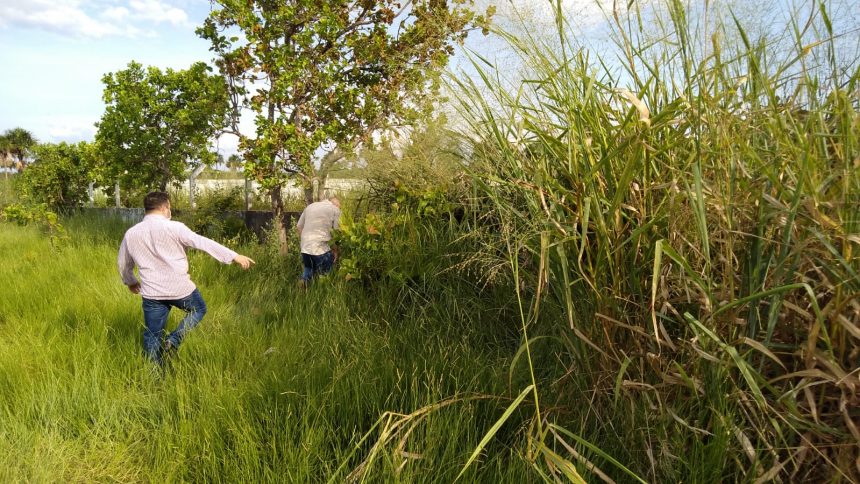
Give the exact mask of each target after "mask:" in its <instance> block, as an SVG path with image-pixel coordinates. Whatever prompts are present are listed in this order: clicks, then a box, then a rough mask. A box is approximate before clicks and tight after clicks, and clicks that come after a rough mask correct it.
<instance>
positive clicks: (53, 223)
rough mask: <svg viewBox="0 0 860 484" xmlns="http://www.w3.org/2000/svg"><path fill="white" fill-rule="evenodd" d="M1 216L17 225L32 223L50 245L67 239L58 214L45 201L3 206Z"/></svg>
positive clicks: (62, 242) (56, 245)
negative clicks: (33, 203) (48, 240)
mask: <svg viewBox="0 0 860 484" xmlns="http://www.w3.org/2000/svg"><path fill="white" fill-rule="evenodd" d="M3 218H4V219H6V220H7V221H9V222H14V223H17V224H18V225H22V226H23V225H33V226H36V227H38V228H39V229H41V230H42V232H44V233H45V234H46V235H47V236H48V238H49V239H50V241H51V246H52V247H55V248H56V247H59V246H61V245H63V244H65V243H66V242H68V240H69V236H68V235H67V234H66V229H65V227H63V226H62V225H61V224H60V222H59V216H57V214H56V213H55V212H53V211H51V210H50V209H49V208H48V205H47V204H45V203H40V204H35V205H21V204H17V203H15V204H11V205H8V206H6V207H4V208H3Z"/></svg>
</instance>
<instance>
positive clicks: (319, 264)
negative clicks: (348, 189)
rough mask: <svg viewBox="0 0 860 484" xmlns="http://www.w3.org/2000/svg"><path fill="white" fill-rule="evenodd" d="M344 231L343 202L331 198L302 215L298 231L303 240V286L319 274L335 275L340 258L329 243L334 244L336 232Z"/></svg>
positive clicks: (313, 205) (312, 206)
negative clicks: (342, 221) (332, 271)
mask: <svg viewBox="0 0 860 484" xmlns="http://www.w3.org/2000/svg"><path fill="white" fill-rule="evenodd" d="M339 227H340V200H338V198H337V197H330V198H329V199H328V200H323V201H321V202H314V203H312V204H310V205H308V206H307V207H305V210H304V211H303V212H302V215H301V216H300V217H299V221H298V223H297V224H296V231H297V232H298V233H299V237H300V238H301V251H302V266H304V271H303V272H302V279H301V280H302V282H303V283H304V284H307V283H309V282H310V281H311V279H313V278H314V276H316V275H317V274H326V273H328V272H329V271H331V268H332V265H333V264H334V261H335V259H336V258H337V253H336V252H335V251H332V248H331V247H329V244H328V242H329V241H330V240H331V231H332V229H337V228H339Z"/></svg>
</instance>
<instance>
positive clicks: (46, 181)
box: [18, 142, 93, 209]
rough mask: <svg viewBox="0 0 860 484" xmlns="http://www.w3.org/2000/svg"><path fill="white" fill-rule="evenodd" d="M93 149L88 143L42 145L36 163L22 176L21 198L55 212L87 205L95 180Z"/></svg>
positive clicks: (36, 155) (36, 153)
mask: <svg viewBox="0 0 860 484" xmlns="http://www.w3.org/2000/svg"><path fill="white" fill-rule="evenodd" d="M91 149H92V148H91V146H90V145H89V144H88V143H85V142H81V143H78V144H68V143H59V144H40V145H38V146H37V147H36V148H35V150H34V153H35V161H34V162H33V163H32V164H30V166H28V167H27V169H26V170H24V172H23V173H22V174H21V176H20V179H19V182H18V190H19V192H20V193H21V196H22V197H23V198H24V199H25V200H28V201H30V202H32V203H36V204H41V203H44V204H46V205H47V206H49V207H50V208H52V209H57V208H70V207H77V206H81V205H83V203H84V202H85V201H86V200H87V187H88V185H89V183H90V181H91V180H92V176H91V168H92V166H93V161H92V159H93V158H92V152H91Z"/></svg>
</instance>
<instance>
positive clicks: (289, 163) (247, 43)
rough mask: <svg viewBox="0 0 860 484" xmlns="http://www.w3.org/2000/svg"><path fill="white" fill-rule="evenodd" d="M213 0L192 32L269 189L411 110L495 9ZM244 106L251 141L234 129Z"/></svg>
mask: <svg viewBox="0 0 860 484" xmlns="http://www.w3.org/2000/svg"><path fill="white" fill-rule="evenodd" d="M215 3H216V4H218V5H220V8H216V9H215V10H213V11H212V13H211V14H210V16H209V18H208V19H207V20H206V22H205V23H204V25H203V26H202V27H201V28H199V29H198V31H197V32H198V35H200V36H201V37H203V38H205V39H207V40H209V41H210V42H211V45H212V46H211V50H212V51H213V52H214V53H215V54H216V55H217V59H216V63H217V65H218V66H219V67H220V69H221V71H222V73H223V74H224V75H225V77H226V78H227V81H228V85H229V87H230V90H231V94H232V99H233V108H234V112H233V120H232V127H233V132H234V134H236V135H237V136H239V138H240V147H241V149H242V151H243V156H244V158H245V167H246V170H247V171H248V172H250V173H251V174H253V175H255V176H256V178H257V179H258V180H259V181H261V182H263V184H264V186H269V187H278V186H280V184H282V183H283V182H284V181H286V180H287V179H289V178H290V177H292V176H295V175H299V176H301V177H304V178H305V180H306V181H309V180H310V178H312V177H313V176H314V174H315V167H314V155H315V154H316V153H318V151H319V150H320V149H321V148H325V147H327V146H329V147H330V146H333V145H337V146H338V147H340V148H341V149H346V150H349V149H352V148H353V147H355V146H356V145H357V144H359V143H360V142H361V141H363V140H366V139H368V138H369V136H370V134H371V133H372V132H373V131H375V130H377V129H382V128H384V127H386V126H389V125H390V124H392V123H396V122H404V121H406V122H408V120H409V119H410V118H412V117H415V116H416V115H418V114H419V112H420V111H421V106H428V105H429V103H426V102H425V101H426V100H427V98H428V96H427V95H428V94H429V93H431V92H433V91H434V90H435V89H436V88H437V86H438V82H437V80H438V73H439V71H440V70H441V69H442V68H443V67H444V66H446V65H447V62H448V59H449V57H450V56H451V54H452V53H453V44H454V43H455V42H460V41H462V40H463V39H464V38H465V37H466V35H467V33H468V31H469V30H470V29H472V28H473V27H475V26H476V25H485V24H486V22H487V21H488V19H489V16H490V15H491V14H492V12H487V15H486V16H477V15H476V14H475V13H473V12H472V11H471V10H470V8H471V7H472V5H473V3H472V1H471V0H455V1H452V2H449V1H444V0H415V1H400V0H287V1H283V0H282V1H278V2H274V1H268V0H250V1H245V0H243V1H233V0H221V1H217V2H215ZM242 108H250V109H251V110H252V111H253V112H254V114H255V122H256V126H257V131H256V137H255V138H251V137H248V136H244V135H243V134H242V133H240V132H239V130H238V116H239V113H240V110H241V109H242ZM274 193H275V192H273V195H274ZM273 204H274V205H275V207H274V208H275V210H276V211H278V210H279V206H278V204H277V201H276V200H275V197H273Z"/></svg>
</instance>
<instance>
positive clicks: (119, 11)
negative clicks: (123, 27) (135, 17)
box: [101, 7, 128, 22]
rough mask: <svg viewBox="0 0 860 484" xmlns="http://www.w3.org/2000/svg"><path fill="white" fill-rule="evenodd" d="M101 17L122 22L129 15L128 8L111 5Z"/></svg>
mask: <svg viewBox="0 0 860 484" xmlns="http://www.w3.org/2000/svg"><path fill="white" fill-rule="evenodd" d="M101 17H102V18H103V19H106V20H113V21H114V22H122V21H123V20H125V19H126V18H127V17H128V9H127V8H125V7H110V8H108V9H107V10H105V11H104V12H102V14H101Z"/></svg>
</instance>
